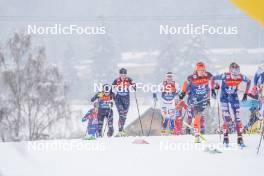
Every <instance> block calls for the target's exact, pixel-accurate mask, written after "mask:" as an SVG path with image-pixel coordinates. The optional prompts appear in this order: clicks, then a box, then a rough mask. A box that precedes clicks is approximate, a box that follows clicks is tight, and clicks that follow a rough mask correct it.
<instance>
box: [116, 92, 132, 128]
mask: <svg viewBox="0 0 264 176" xmlns="http://www.w3.org/2000/svg"><path fill="white" fill-rule="evenodd" d="M129 101H130V100H129V98H128V97H127V96H124V97H122V96H120V98H119V101H118V105H117V109H118V114H119V121H118V127H119V132H122V131H123V130H124V125H125V122H126V116H127V113H128V109H129Z"/></svg>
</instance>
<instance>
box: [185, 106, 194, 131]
mask: <svg viewBox="0 0 264 176" xmlns="http://www.w3.org/2000/svg"><path fill="white" fill-rule="evenodd" d="M193 116H194V112H193V107H192V106H191V105H189V106H188V109H187V124H188V125H192V119H193ZM186 134H191V129H190V128H189V127H186Z"/></svg>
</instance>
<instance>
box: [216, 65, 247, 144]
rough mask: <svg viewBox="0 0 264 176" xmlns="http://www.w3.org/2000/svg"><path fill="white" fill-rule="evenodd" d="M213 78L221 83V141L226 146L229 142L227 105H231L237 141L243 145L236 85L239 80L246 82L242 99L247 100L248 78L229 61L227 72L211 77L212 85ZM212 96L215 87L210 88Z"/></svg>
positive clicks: (228, 111) (229, 119)
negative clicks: (222, 124) (222, 136)
mask: <svg viewBox="0 0 264 176" xmlns="http://www.w3.org/2000/svg"><path fill="white" fill-rule="evenodd" d="M214 80H220V81H221V82H222V84H221V93H220V103H221V109H222V116H223V119H224V126H223V130H224V131H223V133H224V141H223V143H224V144H225V146H228V144H229V138H228V133H229V130H228V129H229V127H228V126H229V122H230V121H231V116H230V110H229V105H231V108H232V112H233V114H234V117H235V123H236V132H237V143H238V144H239V145H240V146H241V147H244V146H245V145H244V142H243V138H242V130H243V128H242V127H243V125H242V122H241V119H240V115H239V109H240V103H239V99H238V93H237V92H238V86H239V85H240V83H241V82H246V83H247V85H246V89H245V92H244V96H243V99H242V101H246V100H247V95H248V92H249V88H250V82H251V81H250V79H249V78H247V77H246V76H245V75H242V74H241V73H240V67H239V65H238V64H236V63H231V64H230V66H229V72H227V73H223V74H219V75H215V76H214V77H213V81H212V87H214ZM212 97H213V98H216V92H215V89H212Z"/></svg>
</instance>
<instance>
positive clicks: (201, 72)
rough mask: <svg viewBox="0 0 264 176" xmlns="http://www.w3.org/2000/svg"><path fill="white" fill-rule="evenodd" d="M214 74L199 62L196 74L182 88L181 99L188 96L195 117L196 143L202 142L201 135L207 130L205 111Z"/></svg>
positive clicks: (189, 77) (188, 78)
mask: <svg viewBox="0 0 264 176" xmlns="http://www.w3.org/2000/svg"><path fill="white" fill-rule="evenodd" d="M211 78H212V74H211V73H210V72H208V71H206V67H205V64H204V63H203V62H198V63H197V64H196V66H195V70H194V73H193V74H192V75H190V76H188V77H187V80H186V81H185V82H184V84H183V87H182V92H181V95H180V98H181V99H183V98H184V97H185V95H186V93H187V94H188V103H189V104H188V105H189V107H190V108H192V109H191V111H193V115H194V135H195V143H199V142H200V133H201V131H204V130H205V114H204V110H205V108H206V106H207V105H208V100H209V98H210V86H209V82H210V80H211Z"/></svg>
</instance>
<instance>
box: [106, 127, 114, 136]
mask: <svg viewBox="0 0 264 176" xmlns="http://www.w3.org/2000/svg"><path fill="white" fill-rule="evenodd" d="M113 134H114V128H113V127H112V128H109V129H108V132H107V137H112V136H113Z"/></svg>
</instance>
